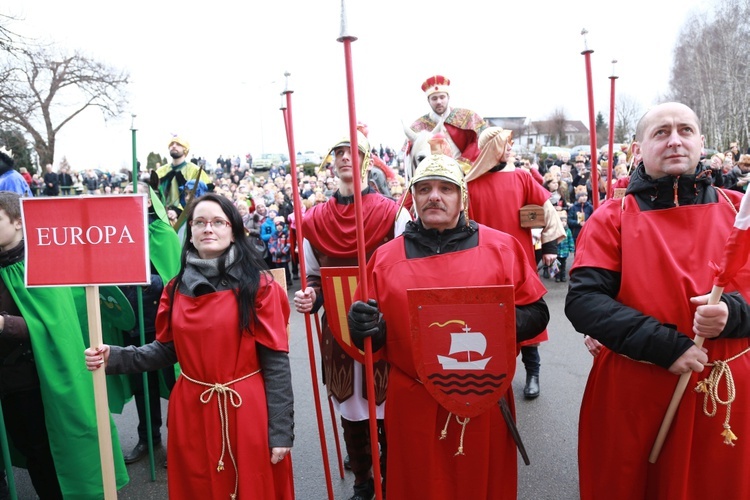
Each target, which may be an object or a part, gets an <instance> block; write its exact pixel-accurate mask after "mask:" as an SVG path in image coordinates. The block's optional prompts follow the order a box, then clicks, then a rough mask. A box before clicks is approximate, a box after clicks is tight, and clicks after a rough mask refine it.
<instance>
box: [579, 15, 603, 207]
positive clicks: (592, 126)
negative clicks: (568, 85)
mask: <svg viewBox="0 0 750 500" xmlns="http://www.w3.org/2000/svg"><path fill="white" fill-rule="evenodd" d="M586 33H588V31H586V29H583V30H582V31H581V35H584V37H585V36H586ZM584 40H585V38H584ZM593 52H594V51H593V50H591V49H589V48H586V50H584V51H583V52H581V54H583V57H584V59H585V60H586V89H587V93H588V100H589V136H590V137H591V197H592V198H593V199H592V200H591V203H592V204H593V205H594V210H596V209H597V208H599V170H598V169H597V167H598V166H599V165H598V161H597V160H598V156H599V155H598V150H597V147H596V119H595V118H594V88H593V82H592V78H591V54H592V53H593Z"/></svg>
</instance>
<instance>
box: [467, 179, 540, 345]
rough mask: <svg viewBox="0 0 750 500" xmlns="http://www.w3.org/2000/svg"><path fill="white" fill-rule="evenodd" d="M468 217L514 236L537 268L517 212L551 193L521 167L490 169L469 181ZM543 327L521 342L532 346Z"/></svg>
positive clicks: (528, 236) (531, 244) (531, 248)
mask: <svg viewBox="0 0 750 500" xmlns="http://www.w3.org/2000/svg"><path fill="white" fill-rule="evenodd" d="M467 187H468V189H469V218H470V219H472V220H475V221H477V222H479V223H480V224H485V225H487V226H490V227H491V228H493V229H497V230H498V231H502V232H504V233H508V234H509V235H511V236H513V237H514V238H515V239H517V240H518V241H519V242H520V243H521V246H522V247H523V249H524V251H525V252H526V258H527V260H528V261H529V263H530V264H531V265H532V266H534V269H536V257H535V256H534V243H533V242H532V240H531V229H528V228H524V227H521V218H520V216H519V214H518V212H519V210H520V209H521V207H522V206H524V205H543V204H544V202H545V201H547V200H548V199H549V197H550V195H551V193H550V192H549V191H547V190H546V189H544V188H543V187H542V186H541V185H539V183H537V182H536V181H535V180H534V178H533V177H532V176H531V175H529V174H528V173H527V172H524V171H522V170H512V171H510V172H502V171H501V172H489V173H486V174H484V175H482V176H481V177H479V178H478V179H475V180H473V181H471V182H469V184H468V186H467ZM548 339H549V336H548V334H547V330H546V329H545V330H544V331H543V332H542V333H540V334H539V335H537V336H536V337H534V338H533V339H530V340H527V341H525V342H522V343H521V345H533V344H538V343H539V342H544V341H545V340H548Z"/></svg>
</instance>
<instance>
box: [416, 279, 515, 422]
mask: <svg viewBox="0 0 750 500" xmlns="http://www.w3.org/2000/svg"><path fill="white" fill-rule="evenodd" d="M407 295H408V299H409V312H410V322H411V336H412V345H413V351H412V352H413V356H414V363H415V366H416V369H417V374H418V375H419V379H420V380H421V381H422V383H423V384H424V386H425V388H426V389H427V391H428V392H429V393H430V395H432V397H433V398H435V400H436V401H437V402H438V403H439V404H440V405H441V406H443V407H444V408H445V409H446V410H448V411H449V412H451V413H454V414H456V415H458V416H460V417H462V418H467V417H469V418H472V417H475V416H477V415H481V414H482V413H484V412H485V411H486V410H487V409H488V408H490V407H491V406H493V405H496V404H497V401H498V400H499V399H500V398H501V397H502V396H503V394H504V393H505V392H506V391H507V390H508V388H509V387H510V383H511V381H512V380H513V374H514V372H515V366H516V365H515V363H516V333H515V306H514V300H513V287H512V286H488V287H464V288H432V289H413V290H408V291H407Z"/></svg>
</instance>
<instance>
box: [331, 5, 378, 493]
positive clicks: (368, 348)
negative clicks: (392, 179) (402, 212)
mask: <svg viewBox="0 0 750 500" xmlns="http://www.w3.org/2000/svg"><path fill="white" fill-rule="evenodd" d="M356 39H357V37H355V36H353V35H351V34H349V32H348V27H347V20H346V1H345V0H341V35H340V36H339V38H338V39H337V41H339V42H341V43H343V44H344V62H345V65H346V95H347V98H348V103H349V136H350V140H349V142H350V148H351V151H352V170H353V172H354V214H355V219H356V221H357V261H358V262H359V288H360V289H361V290H363V294H362V297H364V298H365V300H367V294H368V290H369V287H368V286H367V253H366V249H365V228H364V218H363V215H362V175H361V171H360V164H359V148H358V146H357V113H356V107H355V105H354V75H353V71H352V42H353V41H355V40H356ZM364 367H365V373H366V375H367V384H366V386H367V408H368V412H369V424H370V452H371V454H372V475H373V480H374V482H375V498H376V499H377V500H382V498H383V492H382V484H381V475H380V446H379V443H378V438H377V436H378V422H377V412H376V407H375V382H374V381H375V370H374V368H373V360H372V339H371V338H370V337H366V338H365V365H364Z"/></svg>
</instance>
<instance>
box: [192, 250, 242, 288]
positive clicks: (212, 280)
mask: <svg viewBox="0 0 750 500" xmlns="http://www.w3.org/2000/svg"><path fill="white" fill-rule="evenodd" d="M221 259H224V269H226V273H225V275H224V276H220V275H219V261H220V260H221ZM236 259H237V249H236V248H234V245H232V246H230V247H229V250H228V251H226V252H224V254H223V255H221V256H219V257H216V258H215V259H201V258H200V257H199V256H198V253H197V252H196V251H195V250H189V251H188V253H187V258H186V263H185V272H184V273H182V281H181V282H180V293H182V294H184V295H187V296H189V297H195V296H196V295H195V291H196V289H197V288H198V287H204V290H206V289H207V290H208V291H213V292H218V291H222V290H230V289H232V288H236V286H237V284H238V283H239V277H238V276H236V273H237V272H239V270H238V269H232V268H231V267H232V264H234V262H235V260H236ZM227 278H229V279H227Z"/></svg>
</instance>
